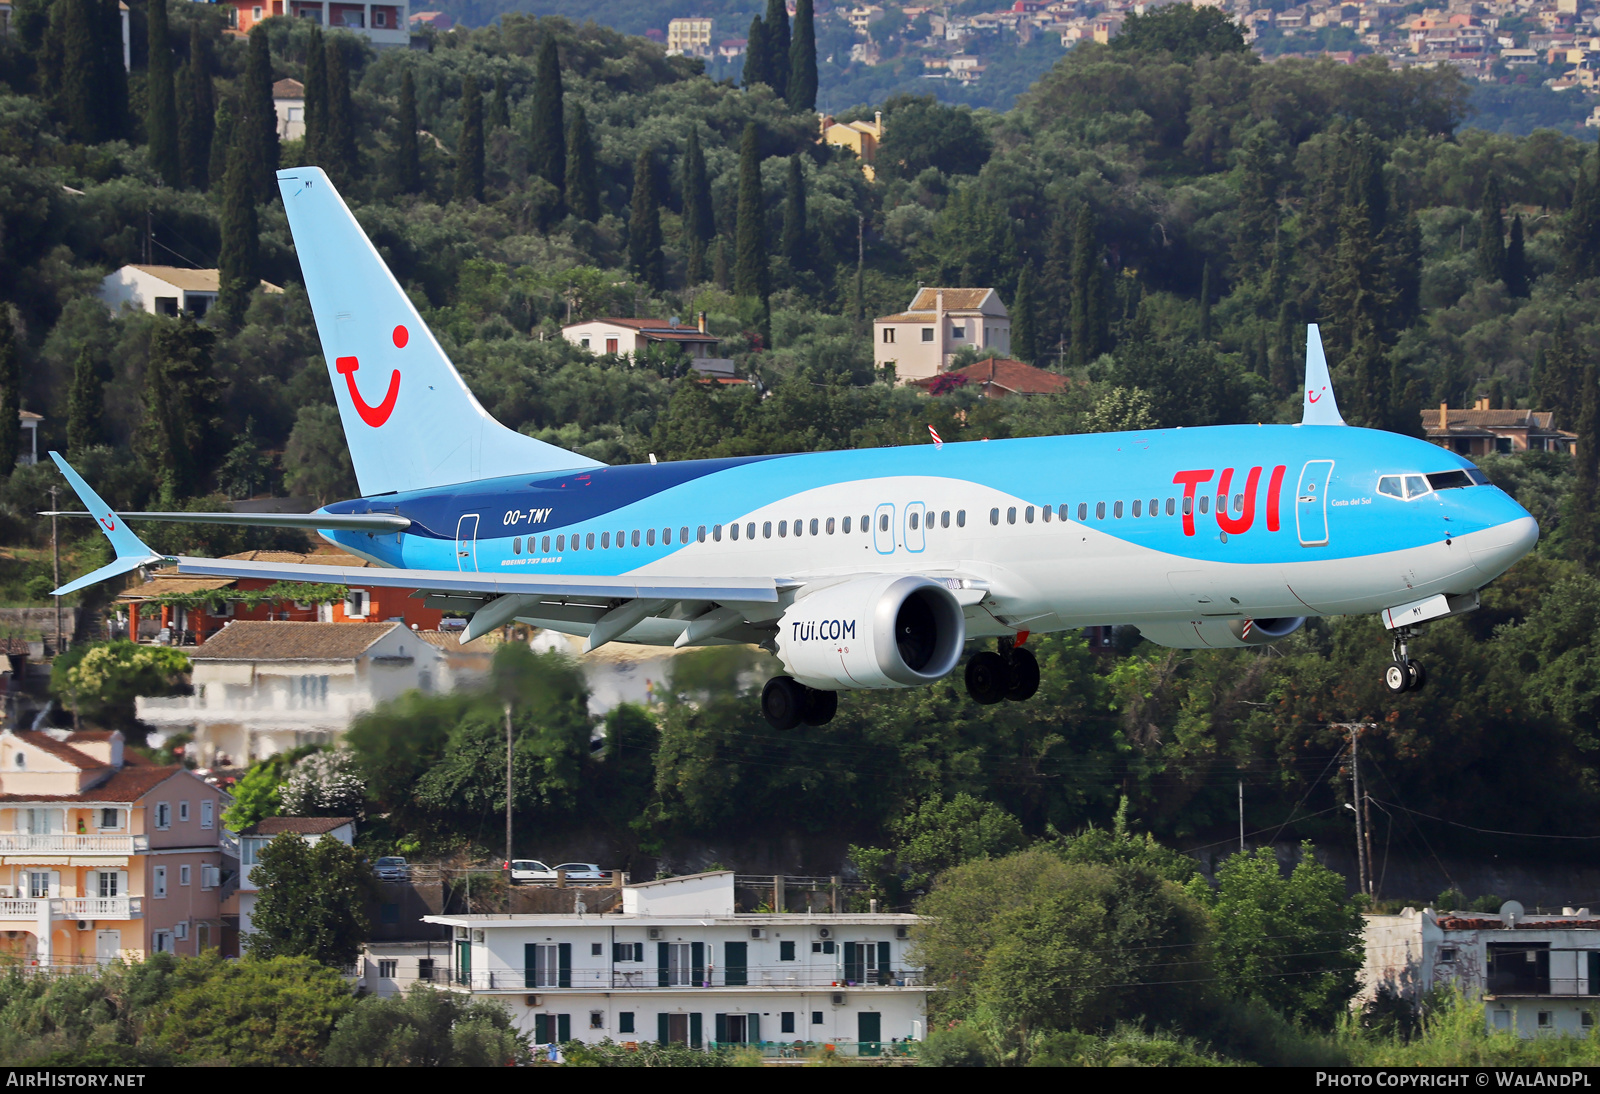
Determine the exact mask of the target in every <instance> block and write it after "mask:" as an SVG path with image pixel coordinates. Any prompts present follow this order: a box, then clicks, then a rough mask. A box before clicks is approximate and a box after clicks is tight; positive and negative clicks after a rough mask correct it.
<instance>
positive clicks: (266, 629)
mask: <svg viewBox="0 0 1600 1094" xmlns="http://www.w3.org/2000/svg"><path fill="white" fill-rule="evenodd" d="M396 627H402V625H401V624H399V623H289V622H270V623H269V622H260V621H256V620H249V619H240V620H236V621H234V622H232V623H230V624H228V625H227V626H226V627H223V628H222V629H221V630H220V631H218V632H217V633H216V634H214V635H213V636H211V637H210V638H208V639H206V643H205V645H203V646H197V647H195V648H194V649H192V650H189V651H188V653H189V657H190V659H191V660H194V661H354V660H355V659H356V658H357V657H360V656H361V655H362V654H364V653H366V652H367V650H369V649H371V648H372V646H373V645H374V644H375V643H376V642H377V641H378V640H379V639H381V638H383V637H384V636H385V635H387V634H390V633H392V632H393V631H394V629H395V628H396ZM402 629H403V628H402Z"/></svg>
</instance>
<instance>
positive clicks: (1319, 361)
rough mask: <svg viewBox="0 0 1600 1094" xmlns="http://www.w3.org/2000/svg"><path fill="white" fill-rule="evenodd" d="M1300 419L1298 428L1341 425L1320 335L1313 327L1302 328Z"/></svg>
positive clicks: (1315, 327) (1310, 324) (1315, 326)
mask: <svg viewBox="0 0 1600 1094" xmlns="http://www.w3.org/2000/svg"><path fill="white" fill-rule="evenodd" d="M1304 399H1305V402H1304V404H1303V408H1302V413H1301V416H1300V424H1302V425H1344V419H1343V418H1341V417H1340V416H1339V403H1338V401H1337V400H1336V399H1334V397H1333V379H1332V377H1331V376H1329V374H1328V356H1327V354H1325V353H1323V352H1322V332H1321V331H1319V330H1318V329H1317V325H1316V324H1315V323H1308V324H1307V325H1306V387H1305V393H1304Z"/></svg>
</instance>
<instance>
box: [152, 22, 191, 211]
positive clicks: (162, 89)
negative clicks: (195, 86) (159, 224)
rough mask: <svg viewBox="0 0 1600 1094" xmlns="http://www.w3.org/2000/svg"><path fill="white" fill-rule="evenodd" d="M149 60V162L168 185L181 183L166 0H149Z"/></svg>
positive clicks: (181, 167)
mask: <svg viewBox="0 0 1600 1094" xmlns="http://www.w3.org/2000/svg"><path fill="white" fill-rule="evenodd" d="M148 19H149V31H148V33H149V44H150V64H149V67H148V68H147V69H146V70H145V79H144V88H145V116H144V117H145V122H144V124H145V137H146V140H147V141H148V142H149V147H150V164H151V166H152V167H154V168H155V169H156V173H157V174H159V175H160V176H161V181H162V182H164V183H166V184H167V185H168V186H173V187H181V186H182V185H183V166H182V163H181V161H180V160H179V159H178V103H177V99H176V97H175V95H174V93H173V86H172V85H173V79H172V43H171V42H170V41H169V40H168V28H167V0H150V5H149V8H148Z"/></svg>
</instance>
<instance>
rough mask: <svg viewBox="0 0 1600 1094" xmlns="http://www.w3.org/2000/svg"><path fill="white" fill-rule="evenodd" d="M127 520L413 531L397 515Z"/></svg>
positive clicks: (140, 516) (130, 516)
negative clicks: (408, 529)
mask: <svg viewBox="0 0 1600 1094" xmlns="http://www.w3.org/2000/svg"><path fill="white" fill-rule="evenodd" d="M39 515H40V516H41V517H92V516H94V514H93V513H81V512H67V511H64V510H58V511H56V512H45V513H40V514H39ZM122 519H123V520H165V521H172V522H174V523H177V524H232V525H242V526H244V527H247V528H305V529H308V530H310V531H316V530H317V529H319V528H327V529H333V530H338V531H341V532H374V533H376V534H378V535H388V534H390V533H392V532H404V531H405V530H406V529H407V528H410V527H411V521H410V520H409V519H407V518H406V517H402V516H397V515H395V514H393V513H123V514H122Z"/></svg>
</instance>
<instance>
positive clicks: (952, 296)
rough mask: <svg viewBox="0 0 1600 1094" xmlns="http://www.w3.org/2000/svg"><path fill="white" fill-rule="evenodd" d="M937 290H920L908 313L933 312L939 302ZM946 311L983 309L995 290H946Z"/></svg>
mask: <svg viewBox="0 0 1600 1094" xmlns="http://www.w3.org/2000/svg"><path fill="white" fill-rule="evenodd" d="M939 292H940V290H939V289H937V288H925V289H918V290H917V295H916V299H914V300H912V301H911V306H910V307H908V308H907V309H906V311H932V310H933V309H934V307H935V306H937V304H938V302H939ZM943 292H944V310H945V311H957V310H975V309H977V308H981V307H983V302H984V301H985V300H987V299H988V298H989V294H990V293H992V292H994V290H993V289H944V290H943Z"/></svg>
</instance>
